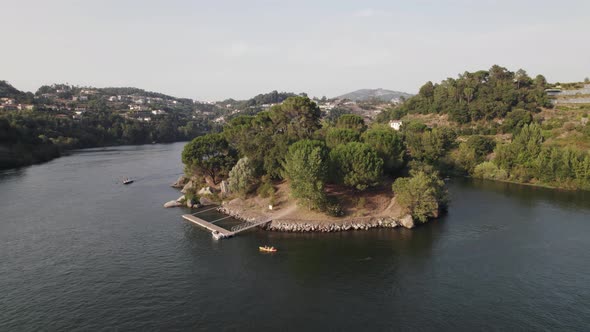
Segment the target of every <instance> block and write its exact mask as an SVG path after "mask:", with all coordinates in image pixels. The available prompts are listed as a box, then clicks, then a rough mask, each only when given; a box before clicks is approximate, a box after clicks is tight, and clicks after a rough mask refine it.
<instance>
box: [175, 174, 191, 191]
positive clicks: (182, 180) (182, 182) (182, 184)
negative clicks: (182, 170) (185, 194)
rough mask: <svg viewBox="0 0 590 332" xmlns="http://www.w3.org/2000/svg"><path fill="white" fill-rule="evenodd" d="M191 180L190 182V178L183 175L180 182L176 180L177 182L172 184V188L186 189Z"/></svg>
mask: <svg viewBox="0 0 590 332" xmlns="http://www.w3.org/2000/svg"><path fill="white" fill-rule="evenodd" d="M189 180H190V179H189V178H187V177H186V176H184V175H181V176H180V177H179V178H178V180H176V182H174V183H173V184H172V188H178V189H180V188H183V187H184V186H185V185H186V184H187V182H189Z"/></svg>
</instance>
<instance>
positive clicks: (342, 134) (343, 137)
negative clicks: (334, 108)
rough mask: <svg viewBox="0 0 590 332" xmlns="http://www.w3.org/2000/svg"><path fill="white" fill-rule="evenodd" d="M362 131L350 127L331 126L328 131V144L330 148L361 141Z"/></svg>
mask: <svg viewBox="0 0 590 332" xmlns="http://www.w3.org/2000/svg"><path fill="white" fill-rule="evenodd" d="M359 141H360V133H359V132H358V131H356V130H353V129H348V128H329V129H328V131H327V133H326V144H327V145H328V147H330V148H335V147H336V146H338V145H341V144H346V143H350V142H359Z"/></svg>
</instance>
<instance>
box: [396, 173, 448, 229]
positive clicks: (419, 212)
mask: <svg viewBox="0 0 590 332" xmlns="http://www.w3.org/2000/svg"><path fill="white" fill-rule="evenodd" d="M410 175H411V176H410V177H406V178H398V179H397V180H395V182H394V183H393V186H392V190H393V192H394V194H395V199H396V202H397V203H398V204H399V205H400V206H401V207H402V208H403V209H405V210H406V211H407V212H408V213H409V214H410V215H411V216H412V217H414V218H415V219H417V220H419V221H420V222H426V221H427V220H428V218H436V217H438V214H439V211H440V210H441V209H442V208H444V207H445V205H446V204H447V200H448V199H447V191H446V189H445V184H444V181H442V180H441V179H440V177H439V176H438V173H436V172H434V173H430V174H427V173H425V172H423V171H411V172H410Z"/></svg>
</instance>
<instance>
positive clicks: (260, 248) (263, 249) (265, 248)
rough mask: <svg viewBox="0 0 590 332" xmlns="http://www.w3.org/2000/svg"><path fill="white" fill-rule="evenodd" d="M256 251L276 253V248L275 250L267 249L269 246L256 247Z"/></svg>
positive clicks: (273, 248)
mask: <svg viewBox="0 0 590 332" xmlns="http://www.w3.org/2000/svg"><path fill="white" fill-rule="evenodd" d="M258 249H259V250H260V251H265V252H276V251H277V248H275V247H269V246H264V247H258Z"/></svg>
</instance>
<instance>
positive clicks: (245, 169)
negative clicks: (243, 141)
mask: <svg viewBox="0 0 590 332" xmlns="http://www.w3.org/2000/svg"><path fill="white" fill-rule="evenodd" d="M255 182H256V174H255V169H254V167H253V165H252V163H251V162H250V159H248V157H244V158H241V159H240V160H238V162H237V163H236V165H235V166H234V167H233V168H232V169H231V171H230V172H229V178H228V184H229V188H230V190H231V191H232V192H234V193H237V194H240V195H241V196H243V197H245V196H246V195H247V194H248V193H249V192H250V191H252V189H253V188H254V184H255Z"/></svg>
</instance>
